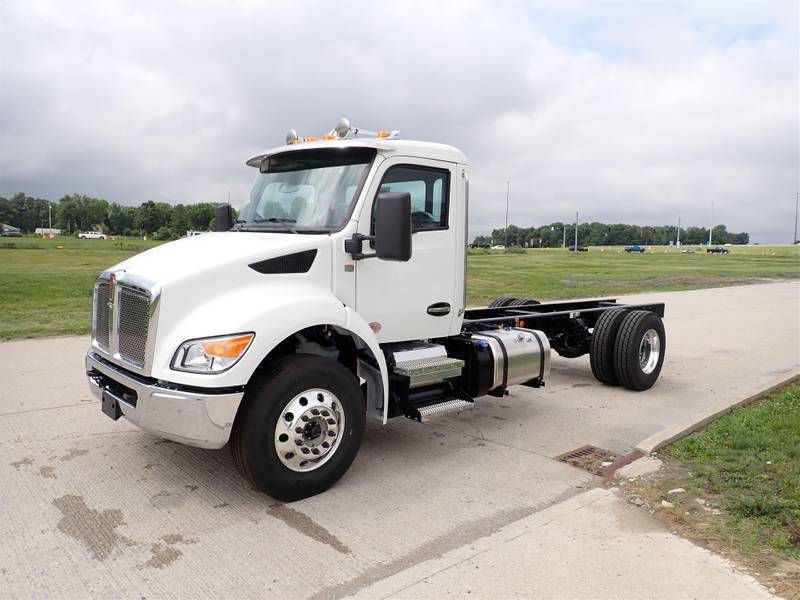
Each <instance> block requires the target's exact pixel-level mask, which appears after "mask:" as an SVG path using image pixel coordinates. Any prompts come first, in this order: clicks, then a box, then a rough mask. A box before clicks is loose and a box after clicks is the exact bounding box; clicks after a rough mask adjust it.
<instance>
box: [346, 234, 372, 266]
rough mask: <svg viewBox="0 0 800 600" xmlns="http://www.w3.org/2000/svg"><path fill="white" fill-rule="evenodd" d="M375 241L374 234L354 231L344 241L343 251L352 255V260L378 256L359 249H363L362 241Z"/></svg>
mask: <svg viewBox="0 0 800 600" xmlns="http://www.w3.org/2000/svg"><path fill="white" fill-rule="evenodd" d="M372 241H375V236H374V235H364V234H363V233H354V234H353V237H351V238H350V239H349V240H345V241H344V251H345V252H347V253H349V254H350V256H352V257H353V260H362V259H364V258H373V257H375V256H378V255H377V254H375V253H373V254H364V253H363V252H362V251H361V250H362V249H363V243H364V242H372Z"/></svg>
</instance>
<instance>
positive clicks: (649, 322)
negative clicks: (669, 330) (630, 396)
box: [614, 310, 667, 392]
mask: <svg viewBox="0 0 800 600" xmlns="http://www.w3.org/2000/svg"><path fill="white" fill-rule="evenodd" d="M666 349H667V338H666V333H665V331H664V323H663V322H662V321H661V318H660V317H659V316H658V315H657V314H655V313H653V312H650V311H646V310H634V311H631V312H629V313H628V314H627V315H625V318H624V319H623V320H622V323H621V324H620V326H619V331H618V332H617V339H616V341H615V343H614V372H615V374H616V376H617V380H618V381H619V382H620V383H621V384H622V385H624V386H625V387H626V388H628V389H629V390H634V391H637V392H641V391H643V390H647V389H650V388H651V387H653V384H655V382H656V380H657V379H658V376H659V375H660V374H661V367H662V366H663V365H664V354H665V351H666Z"/></svg>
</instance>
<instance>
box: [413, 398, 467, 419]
mask: <svg viewBox="0 0 800 600" xmlns="http://www.w3.org/2000/svg"><path fill="white" fill-rule="evenodd" d="M471 406H475V405H474V403H472V402H467V401H466V400H447V401H446V402H440V403H439V404H429V405H428V406H421V407H418V408H417V410H418V411H419V416H420V421H422V422H423V423H424V422H425V421H430V420H431V419H432V418H434V417H438V416H441V415H446V414H449V413H452V412H458V411H460V410H464V409H465V408H469V407H471Z"/></svg>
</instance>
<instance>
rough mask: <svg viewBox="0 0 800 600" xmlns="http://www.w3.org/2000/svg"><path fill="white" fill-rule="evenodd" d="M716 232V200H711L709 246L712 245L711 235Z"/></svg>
mask: <svg viewBox="0 0 800 600" xmlns="http://www.w3.org/2000/svg"><path fill="white" fill-rule="evenodd" d="M713 231H714V199H713V198H712V199H711V223H709V224H708V245H709V246H710V245H711V234H712V232H713Z"/></svg>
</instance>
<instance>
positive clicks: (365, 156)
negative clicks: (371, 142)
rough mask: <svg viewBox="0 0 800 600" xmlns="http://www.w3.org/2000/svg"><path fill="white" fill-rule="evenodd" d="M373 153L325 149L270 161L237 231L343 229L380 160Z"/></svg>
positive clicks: (303, 151) (296, 152)
mask: <svg viewBox="0 0 800 600" xmlns="http://www.w3.org/2000/svg"><path fill="white" fill-rule="evenodd" d="M375 154H376V151H375V149H374V148H329V149H328V148H325V149H315V150H297V151H294V152H284V153H282V154H276V155H274V156H270V157H269V158H267V159H266V160H265V161H264V162H263V163H262V165H261V173H260V174H259V175H258V177H256V180H255V183H254V184H253V189H252V190H251V191H250V199H249V200H248V202H247V204H246V205H245V207H244V208H243V209H242V212H241V214H240V215H239V221H237V223H238V229H240V230H246V231H251V230H253V231H287V232H294V233H298V232H304V233H326V232H329V231H335V230H337V229H341V228H342V227H343V226H344V224H345V221H346V220H347V218H348V217H349V216H350V212H351V209H352V206H353V203H354V202H355V201H356V199H357V198H358V195H359V193H360V191H361V186H363V185H364V180H365V179H366V178H367V173H368V172H369V168H370V165H371V164H372V161H373V159H374V158H375Z"/></svg>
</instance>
